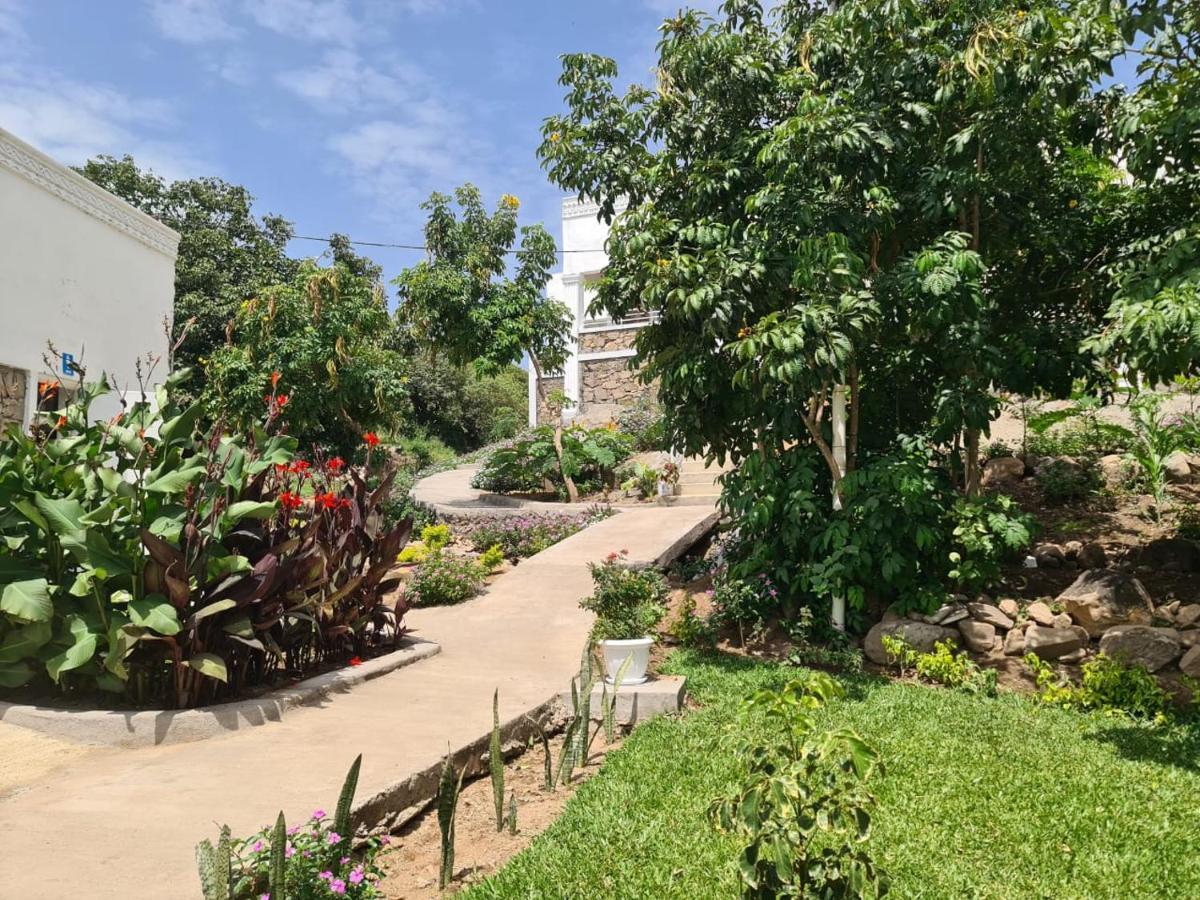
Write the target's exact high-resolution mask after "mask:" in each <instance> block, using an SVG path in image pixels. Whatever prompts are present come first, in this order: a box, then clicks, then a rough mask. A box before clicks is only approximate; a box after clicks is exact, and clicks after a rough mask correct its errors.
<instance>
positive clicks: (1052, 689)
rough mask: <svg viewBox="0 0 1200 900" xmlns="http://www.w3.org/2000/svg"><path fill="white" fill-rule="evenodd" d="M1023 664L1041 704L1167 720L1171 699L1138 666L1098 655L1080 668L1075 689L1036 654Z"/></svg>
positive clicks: (1029, 654) (1149, 675) (1101, 654)
mask: <svg viewBox="0 0 1200 900" xmlns="http://www.w3.org/2000/svg"><path fill="white" fill-rule="evenodd" d="M1025 664H1026V665H1027V666H1029V668H1030V669H1031V670H1032V671H1033V673H1034V677H1035V679H1036V681H1037V686H1038V691H1039V693H1038V699H1039V700H1040V701H1041V702H1042V703H1047V704H1050V705H1051V706H1060V707H1063V708H1064V709H1079V710H1090V711H1098V712H1102V713H1105V714H1108V715H1114V714H1121V715H1128V716H1131V717H1133V718H1137V719H1148V720H1152V721H1155V722H1161V721H1165V720H1167V719H1168V718H1169V709H1170V697H1169V696H1168V694H1167V692H1166V691H1165V690H1163V689H1162V687H1161V686H1159V683H1158V680H1157V679H1156V678H1155V677H1154V676H1153V675H1151V674H1150V673H1149V672H1147V671H1146V670H1145V669H1144V668H1142V667H1141V666H1126V665H1124V664H1122V663H1121V662H1119V661H1117V660H1115V659H1112V658H1111V657H1109V656H1107V655H1105V654H1103V653H1100V654H1098V655H1097V656H1096V657H1095V658H1094V659H1090V660H1088V661H1087V662H1085V663H1084V664H1083V677H1082V679H1081V681H1080V683H1079V685H1078V686H1075V685H1072V684H1071V683H1070V682H1069V681H1067V680H1065V679H1062V678H1060V677H1059V676H1058V675H1057V673H1056V672H1055V671H1054V667H1053V666H1052V665H1050V663H1048V662H1046V661H1044V660H1042V659H1040V658H1039V657H1038V656H1037V655H1036V654H1033V653H1027V654H1026V655H1025Z"/></svg>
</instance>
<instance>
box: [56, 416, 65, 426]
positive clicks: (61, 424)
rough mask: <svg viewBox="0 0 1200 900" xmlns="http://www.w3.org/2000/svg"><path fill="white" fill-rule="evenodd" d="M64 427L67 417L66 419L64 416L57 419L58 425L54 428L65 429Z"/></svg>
mask: <svg viewBox="0 0 1200 900" xmlns="http://www.w3.org/2000/svg"><path fill="white" fill-rule="evenodd" d="M66 426H67V417H66V416H59V417H58V424H57V425H56V426H54V427H55V428H65V427H66Z"/></svg>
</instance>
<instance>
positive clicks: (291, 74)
mask: <svg viewBox="0 0 1200 900" xmlns="http://www.w3.org/2000/svg"><path fill="white" fill-rule="evenodd" d="M275 80H276V81H277V82H278V83H279V85H280V86H282V87H284V88H286V89H287V90H289V91H291V92H292V93H293V94H295V95H296V96H298V97H301V98H302V99H304V100H308V101H310V102H312V103H313V104H314V105H316V106H317V107H318V108H325V109H330V110H334V111H339V110H340V111H345V110H348V109H355V110H358V109H369V108H372V107H382V106H393V105H400V104H402V103H405V102H407V101H408V100H410V99H411V98H412V96H413V93H414V91H416V90H418V89H421V88H423V87H424V86H425V82H426V79H425V76H424V74H423V73H422V72H421V71H420V70H418V69H416V68H413V67H406V66H403V65H400V64H393V65H391V66H389V68H388V69H387V70H386V71H385V70H384V69H381V68H377V67H375V66H373V65H371V64H369V63H368V62H366V61H365V60H364V59H363V57H362V56H361V55H360V54H359V53H358V52H357V51H355V50H351V49H345V48H343V49H336V50H330V51H328V52H327V53H326V54H325V55H324V56H323V57H322V59H321V62H320V63H319V64H318V65H316V66H313V67H311V68H306V69H291V70H288V71H285V72H280V73H279V74H278V75H276V77H275Z"/></svg>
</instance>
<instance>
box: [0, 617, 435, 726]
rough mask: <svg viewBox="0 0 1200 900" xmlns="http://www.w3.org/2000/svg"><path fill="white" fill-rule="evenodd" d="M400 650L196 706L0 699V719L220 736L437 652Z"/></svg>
mask: <svg viewBox="0 0 1200 900" xmlns="http://www.w3.org/2000/svg"><path fill="white" fill-rule="evenodd" d="M401 643H402V646H401V647H400V648H399V649H398V650H394V651H392V652H391V653H388V654H385V655H384V656H380V657H378V658H376V659H372V660H368V661H367V662H364V663H363V664H362V665H361V666H354V667H352V668H344V669H338V670H336V671H333V672H326V673H324V674H323V675H315V676H313V677H312V678H306V679H305V680H304V681H301V682H299V683H297V684H295V685H292V686H290V687H286V688H280V689H278V690H273V691H270V692H269V693H266V694H263V695H262V696H259V697H253V698H250V699H247V700H234V701H232V702H230V703H220V704H217V705H215V706H208V707H203V708H200V709H143V710H136V709H131V710H104V709H89V710H72V709H56V708H54V707H49V706H33V705H28V704H18V703H2V702H0V721H2V722H6V723H8V724H9V725H20V726H21V727H22V728H28V729H31V730H33V731H41V732H44V733H45V734H49V735H52V736H54V737H57V738H61V739H63V740H67V741H74V742H75V743H79V744H101V745H107V746H110V747H149V746H154V745H159V744H183V743H188V742H190V741H202V740H204V739H205V738H210V737H213V736H215V735H218V734H224V733H226V732H230V731H240V730H241V729H244V728H255V727H257V726H259V725H266V724H267V723H269V722H278V721H280V720H282V719H283V715H284V713H285V712H286V711H287V710H289V709H291V708H293V707H296V706H303V705H305V704H309V703H315V702H318V701H320V700H324V699H326V698H327V697H329V696H330V695H331V694H336V693H343V692H345V691H348V690H350V689H351V688H352V687H354V686H355V685H356V684H361V683H362V682H364V681H370V680H371V679H372V678H378V677H379V676H381V675H386V674H388V673H389V672H394V671H395V670H396V669H399V668H403V667H404V666H408V665H412V664H413V663H415V662H419V661H420V660H422V659H428V658H429V657H431V656H434V655H436V654H438V653H440V652H441V649H442V648H441V646H440V645H439V644H435V643H433V642H432V641H423V640H419V639H416V638H404V639H403V641H402V642H401Z"/></svg>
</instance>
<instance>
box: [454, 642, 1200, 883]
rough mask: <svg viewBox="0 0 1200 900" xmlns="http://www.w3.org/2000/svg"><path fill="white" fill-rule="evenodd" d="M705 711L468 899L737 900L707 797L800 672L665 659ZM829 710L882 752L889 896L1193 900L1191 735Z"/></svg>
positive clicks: (854, 705) (1028, 714) (860, 684)
mask: <svg viewBox="0 0 1200 900" xmlns="http://www.w3.org/2000/svg"><path fill="white" fill-rule="evenodd" d="M669 668H670V670H671V671H673V672H677V673H682V674H686V675H687V676H688V677H689V685H690V689H691V691H692V693H693V695H694V696H695V697H696V699H697V700H698V701H699V702H700V703H701V704H702V705H703V707H702V708H701V709H700V710H697V711H694V712H691V713H689V714H687V715H686V716H683V717H682V718H679V719H670V720H668V719H660V720H657V721H654V722H651V723H649V724H647V725H644V726H642V727H641V728H639V729H638V730H637V731H636V732H635V733H634V734H633V735H632V736H631V737H630V739H629V740H628V741H627V742H626V744H625V746H624V747H623V748H622V749H621V750H620V751H619V752H617V753H614V754H613V755H612V756H610V757H609V759H608V761H607V762H606V763H605V766H604V769H603V770H602V772H601V774H600V775H598V776H597V777H596V778H594V779H593V780H592V781H590V782H589V783H588V784H586V785H584V787H583V788H582V789H581V790H580V791H579V793H578V794H577V795H576V796H575V797H574V798H573V799H572V800H571V802H570V803H569V804H568V806H567V808H566V811H565V812H564V814H563V816H562V818H561V819H559V821H558V822H556V823H555V824H554V825H553V826H552V827H551V828H550V829H549V830H548V831H546V832H545V833H544V834H542V835H541V836H540V837H539V838H538V839H537V840H536V841H535V842H534V843H533V845H532V846H531V847H530V848H529V849H528V850H527V851H526V852H525V853H523V854H521V855H520V856H518V857H516V858H515V859H514V860H513V861H512V862H511V863H510V864H509V865H508V866H507V868H505V869H504V870H503V871H501V872H500V873H499V874H498V875H496V876H495V877H493V878H491V879H490V880H488V881H486V882H484V883H482V884H480V885H478V886H477V887H475V888H474V889H473V890H471V891H469V892H468V893H467V894H465V895H464V896H466V897H469V898H471V900H479V898H535V897H545V898H562V897H638V898H655V900H657V898H667V897H678V898H689V900H690V898H710V897H713V898H715V897H730V896H736V894H737V884H736V881H735V878H734V875H733V871H732V868H731V860H732V858H733V856H734V852H735V851H734V847H733V845H732V844H730V843H729V842H728V841H727V840H726V839H724V838H722V837H720V836H719V835H717V834H716V833H715V832H714V831H713V830H712V829H711V828H710V826H709V824H708V821H707V818H706V815H705V812H706V809H707V806H708V803H709V800H710V799H711V798H712V797H714V796H716V795H717V794H719V793H721V792H722V791H723V790H724V789H725V788H726V787H727V786H728V785H729V784H730V782H731V780H732V779H734V778H736V775H737V772H736V769H735V763H734V755H733V748H734V747H735V746H736V745H737V743H738V741H739V739H740V737H741V736H742V735H743V734H744V733H745V732H746V731H747V730H748V729H752V728H756V727H759V723H758V721H757V719H755V720H750V719H748V718H747V717H746V715H745V714H744V713H743V711H742V710H741V708H740V701H741V699H742V698H743V697H745V696H746V695H748V694H749V693H751V692H753V691H754V690H755V689H757V688H759V687H762V686H767V685H778V684H781V683H782V682H783V681H785V680H787V678H788V677H790V676H792V675H794V674H795V672H796V670H795V669H790V668H787V667H783V666H778V665H774V664H758V663H749V662H744V661H739V660H734V659H730V658H711V657H708V658H706V657H702V656H697V655H694V654H691V653H679V654H676V655H675V656H674V657H672V659H671V660H670V664H669ZM847 688H848V692H849V696H848V699H847V700H845V701H843V702H840V703H839V704H837V705H836V706H835V707H833V708H831V709H830V710H829V712H828V717H829V719H830V720H831V721H832V722H835V723H837V724H843V725H849V726H851V727H853V728H855V729H857V730H858V731H859V732H860V733H861V734H862V735H863V736H864V737H866V738H867V739H868V740H870V741H871V742H872V743H874V744H875V745H876V746H877V747H879V749H880V750H881V751H882V753H883V757H884V760H885V762H886V765H887V773H886V775H885V776H884V777H883V778H882V779H880V780H878V781H877V782H876V783H875V791H876V793H877V795H878V797H879V807H878V810H877V813H876V817H875V831H874V833H873V835H872V837H871V841H870V843H869V846H870V847H871V848H872V852H873V854H874V856H875V859H876V861H877V862H878V863H879V864H880V865H881V866H883V867H884V868H885V869H886V870H887V871H888V873H889V874H890V876H891V879H892V894H891V896H894V897H923V898H938V900H941V898H949V897H989V898H993V897H994V898H1001V897H1003V898H1054V900H1065V898H1081V900H1082V898H1087V900H1100V898H1114V900H1116V898H1120V900H1128V898H1135V897H1147V898H1150V897H1153V898H1176V897H1177V898H1188V900H1193V898H1196V897H1200V734H1198V733H1197V732H1195V731H1191V732H1188V731H1183V730H1179V729H1177V730H1174V731H1171V732H1162V731H1159V732H1155V731H1149V730H1146V729H1142V728H1139V727H1136V726H1133V725H1130V724H1126V723H1124V722H1122V721H1120V720H1115V719H1104V718H1099V717H1085V716H1081V715H1079V714H1076V713H1070V712H1064V711H1060V710H1053V709H1046V708H1039V707H1036V706H1035V705H1034V704H1033V703H1032V702H1030V701H1028V700H1025V699H1022V698H1017V697H1014V696H1002V697H1000V698H998V699H985V698H980V697H974V696H968V695H965V694H961V693H955V692H952V691H948V690H944V689H938V688H927V687H920V686H915V685H902V684H894V683H890V682H886V681H882V680H875V679H865V678H864V679H855V680H851V681H847Z"/></svg>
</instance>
